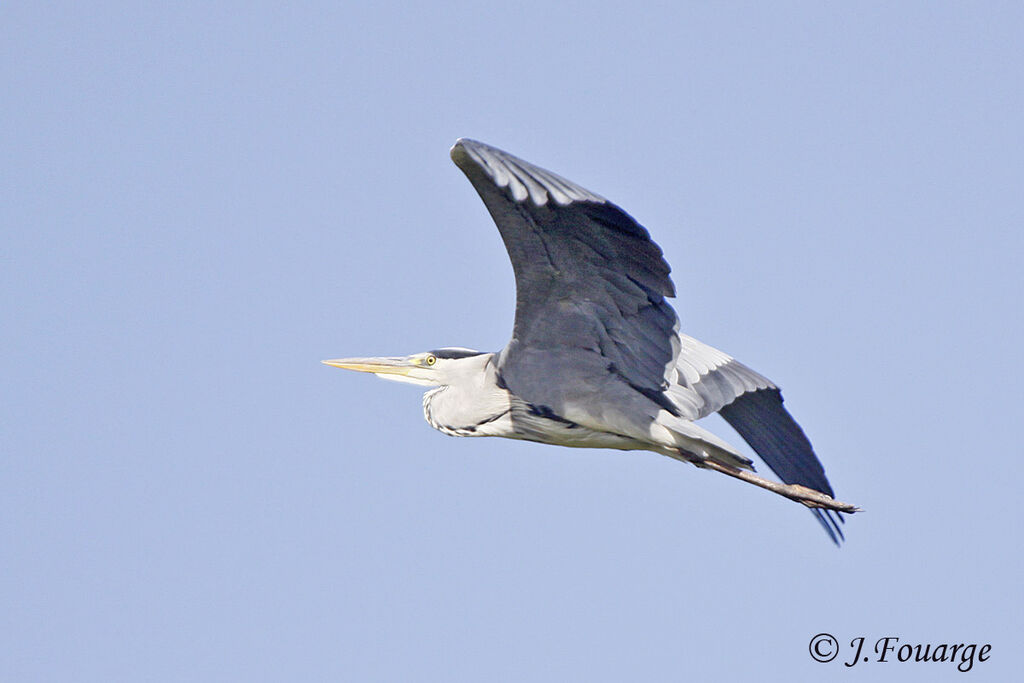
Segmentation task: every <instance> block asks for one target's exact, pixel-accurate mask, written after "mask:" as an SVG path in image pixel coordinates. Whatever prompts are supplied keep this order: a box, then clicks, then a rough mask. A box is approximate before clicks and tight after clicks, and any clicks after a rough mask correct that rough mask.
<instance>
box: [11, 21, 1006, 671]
mask: <svg viewBox="0 0 1024 683" xmlns="http://www.w3.org/2000/svg"><path fill="white" fill-rule="evenodd" d="M0 33H2V38H3V39H2V40H0V79H2V81H0V82H2V84H3V92H4V96H3V97H2V98H0V140H2V149H3V150H4V162H3V163H2V164H0V225H2V230H3V240H2V242H0V345H2V346H0V350H2V353H0V364H2V367H0V370H2V374H3V378H4V381H3V383H2V387H3V389H2V391H3V394H2V395H3V404H4V410H3V411H2V413H0V450H2V457H0V548H2V550H0V576H3V577H4V578H3V581H2V583H0V605H2V609H0V644H2V645H0V678H2V679H4V680H18V681H55V680H75V681H94V680H95V681H112V680H124V681H137V680H156V681H163V680H167V681H181V680H204V681H235V680H245V681H255V680H267V681H271V680H324V681H326V680H331V681H337V680H353V681H368V680H380V681H409V680H437V681H479V680H510V681H512V680H515V681H527V680H529V681H562V680H588V681H622V680H677V679H682V678H684V677H699V678H701V679H704V680H706V679H715V678H724V677H726V676H729V677H731V678H737V677H738V678H746V679H750V678H753V677H755V676H756V677H757V678H758V679H759V680H789V679H797V680H801V679H802V680H807V679H809V678H810V677H812V676H814V677H821V676H825V677H833V676H845V677H850V678H853V677H857V678H859V679H862V680H869V679H870V680H901V681H903V680H945V679H956V678H957V677H958V676H961V675H962V674H959V673H957V672H956V671H955V667H954V666H953V665H950V664H948V663H945V664H942V663H928V664H925V663H913V662H908V663H898V662H887V663H878V662H870V663H867V664H861V665H858V666H857V667H856V668H853V669H847V668H845V667H843V666H842V664H841V663H840V661H841V660H846V661H848V657H849V656H850V654H851V652H852V651H851V650H849V649H848V647H849V643H850V641H851V640H852V639H854V638H857V637H865V638H866V639H867V641H868V642H869V643H873V642H874V641H875V640H877V639H878V638H880V637H883V636H896V637H899V638H900V643H901V644H902V643H946V642H948V643H954V642H955V643H959V642H963V643H978V644H983V643H990V644H991V645H992V650H991V658H990V660H989V661H987V662H983V663H977V664H976V665H975V669H974V670H973V671H972V672H971V674H970V675H971V676H972V677H974V679H975V680H1008V678H1009V677H1010V676H1011V675H1012V673H1011V672H1016V671H1018V669H1019V662H1018V661H1017V654H1018V652H1019V649H1020V648H1019V643H1020V641H1021V638H1022V637H1024V623H1022V621H1024V619H1022V617H1021V613H1020V610H1021V607H1022V602H1024V601H1022V595H1021V588H1020V574H1021V569H1022V561H1021V555H1020V550H1019V548H1020V545H1021V541H1022V538H1021V529H1020V523H1019V521H1018V519H1019V511H1018V507H1019V506H1018V504H1017V503H1018V498H1017V496H1016V493H1017V491H1018V489H1019V481H1020V478H1021V475H1022V472H1021V464H1020V463H1021V447H1020V437H1019V434H1018V431H1019V426H1020V421H1021V419H1022V417H1024V415H1022V412H1021V409H1020V401H1019V392H1020V387H1021V386H1022V382H1024V362H1022V360H1021V356H1020V351H1019V349H1020V339H1021V336H1022V333H1024V316H1022V314H1021V295H1022V293H1024V275H1022V268H1021V264H1020V260H1021V255H1022V254H1024V238H1022V237H1021V225H1022V222H1024V201H1022V195H1021V187H1022V178H1024V161H1022V159H1024V155H1022V150H1024V145H1022V142H1024V126H1022V124H1021V111H1022V110H1024V86H1022V83H1024V69H1022V63H1021V52H1020V45H1021V44H1022V41H1024V11H1022V10H1021V7H1020V6H1019V5H1018V4H1015V3H979V4H971V5H969V6H968V5H967V4H963V3H898V4H894V3H859V4H856V5H855V6H850V5H847V4H845V3H783V4H779V5H777V6H775V7H768V6H767V5H766V4H763V3H749V4H744V3H714V4H712V3H664V4H657V5H654V4H652V5H650V6H646V7H641V8H636V7H628V6H626V5H624V4H622V3H607V4H601V3H593V4H591V3H564V4H552V3H535V2H522V3H503V4H500V5H495V6H489V7H481V6H480V4H479V3H446V4H443V5H440V6H436V5H435V6H423V7H418V8H414V7H405V6H403V5H401V4H390V3H376V4H373V5H370V4H368V3H367V4H363V5H359V6H356V5H354V4H352V5H350V4H347V3H325V4H316V3H309V4H302V5H300V6H295V7H289V8H284V7H281V6H277V5H271V4H265V5H263V4H261V5H256V6H252V5H251V4H249V3H237V4H235V3H219V4H217V5H216V6H214V7H211V6H209V5H208V4H207V3H192V4H189V3H181V4H177V5H175V6H173V7H172V6H152V7H139V6H136V5H119V4H117V3H109V4H102V5H100V6H96V7H85V6H83V5H81V4H78V3H67V4H60V3H54V4H45V5H44V4H41V3H5V5H4V6H3V8H2V9H0ZM461 136H468V137H473V138H477V139H480V140H483V141H486V142H488V143H491V144H494V145H496V146H498V147H501V148H504V149H507V150H509V151H510V152H512V153H514V154H517V155H519V156H522V157H524V158H525V159H528V160H529V161H531V162H534V163H537V164H539V165H541V166H543V167H546V168H550V169H552V170H554V171H555V172H557V173H560V174H562V175H565V176H567V177H569V178H571V179H572V180H574V181H577V182H579V183H580V184H582V185H584V186H585V187H587V188H589V189H591V190H593V191H595V192H597V193H599V194H601V195H604V196H606V197H608V198H609V199H611V200H613V201H615V202H616V203H618V204H619V205H621V206H623V207H624V208H625V209H626V210H627V211H629V212H630V213H631V214H632V215H633V216H634V217H635V218H636V219H637V220H639V221H640V222H641V223H643V224H644V225H645V226H646V227H647V228H648V229H649V230H650V231H651V233H652V235H653V237H654V239H655V240H656V241H657V242H658V243H659V244H660V245H661V247H662V248H663V249H664V251H665V254H666V257H667V258H668V260H669V262H670V263H671V264H672V266H673V277H674V280H675V283H676V286H677V289H678V290H679V297H678V298H677V300H676V301H675V306H676V309H677V311H678V312H679V315H680V318H681V320H682V322H683V327H684V329H685V330H686V331H687V332H688V333H690V334H692V335H694V336H696V337H698V338H700V339H702V340H703V341H706V342H708V343H710V344H713V345H715V346H718V347H719V348H722V349H724V350H726V351H727V352H729V353H731V354H733V355H735V356H736V357H738V358H740V359H741V360H743V361H744V362H746V363H747V364H749V365H751V366H752V367H754V368H756V369H757V370H759V371H760V372H762V373H764V374H766V375H767V376H769V377H771V378H772V379H773V380H774V381H775V382H777V383H778V384H779V385H780V386H782V388H783V390H784V392H785V396H786V399H787V406H789V407H790V409H791V411H792V412H793V413H794V415H796V417H797V419H798V420H799V421H800V422H801V424H802V425H803V427H804V428H805V430H806V431H807V433H808V435H809V436H810V437H811V439H812V441H813V442H814V444H815V446H816V449H817V451H818V453H819V454H820V456H821V459H822V460H823V462H824V464H825V467H826V470H827V472H828V474H829V477H830V479H831V481H832V483H833V485H834V487H835V489H836V492H837V495H838V496H839V497H840V498H842V499H844V500H849V501H852V502H855V503H857V504H859V505H861V506H862V507H863V508H864V509H865V512H864V513H863V514H860V515H857V516H856V517H855V518H853V519H851V520H849V522H848V523H847V525H846V532H847V538H848V542H847V543H846V545H845V546H844V547H842V548H841V549H838V550H837V549H836V548H835V547H833V546H832V544H831V543H829V541H828V540H827V538H826V537H825V535H824V534H823V533H822V531H821V529H820V528H819V527H818V525H817V524H815V523H814V521H813V519H812V518H811V517H810V515H808V514H807V512H806V511H804V510H802V509H801V508H800V507H799V506H797V505H795V504H792V503H790V502H788V501H785V500H783V499H781V498H778V497H776V496H773V495H771V494H768V493H766V492H763V491H760V490H757V489H754V488H752V487H749V486H745V485H743V484H741V483H739V482H736V481H733V480H729V479H727V478H725V477H721V476H718V475H715V474H713V473H708V472H701V471H698V470H695V469H694V468H691V467H687V466H684V465H681V464H679V463H676V462H673V461H670V460H669V459H667V458H663V457H660V456H656V455H654V454H648V453H624V452H619V451H589V450H570V449H557V448H553V447H545V446H541V445H537V444H527V443H518V442H511V441H503V440H483V439H452V438H449V437H445V436H443V435H441V434H440V433H437V432H434V431H433V430H431V429H430V428H429V427H428V425H427V424H426V423H425V422H424V421H423V419H422V415H421V410H420V395H419V391H418V389H417V388H414V387H408V386H401V385H395V384H392V383H386V382H381V381H379V380H376V379H374V378H372V377H367V376H357V375H351V374H349V373H343V372H340V371H337V370H334V369H331V368H327V367H324V366H322V365H320V363H319V361H320V360H321V359H322V358H333V357H338V356H348V355H386V354H405V353H412V352H417V351H422V350H427V349H430V348H436V347H439V346H445V345H459V346H470V347H474V348H480V349H487V350H497V349H499V348H501V346H503V345H504V343H505V342H506V341H507V339H508V335H509V332H510V330H511V324H512V312H513V303H514V290H513V281H512V272H511V268H510V266H509V264H508V261H507V258H506V256H505V254H504V251H503V248H502V246H501V242H500V240H499V238H498V234H497V231H496V230H495V229H494V227H493V225H492V224H491V222H490V219H489V217H488V216H487V214H486V211H485V210H484V208H483V205H482V204H481V203H480V201H479V200H478V198H477V197H476V195H475V193H474V192H473V190H472V188H471V187H470V185H469V184H468V182H467V181H466V180H465V178H463V177H462V175H461V173H460V172H459V171H458V170H457V169H456V168H455V167H454V166H453V165H452V164H451V163H450V161H449V160H448V157H447V151H448V148H449V147H450V145H451V144H452V143H453V142H454V141H455V139H456V138H458V137H461ZM708 426H709V427H711V428H712V429H715V430H718V431H719V432H720V433H721V434H722V435H723V436H726V437H727V438H730V439H731V440H733V441H734V442H736V441H738V439H737V438H736V437H735V436H734V435H733V434H731V433H730V432H729V430H728V427H727V426H726V425H725V424H724V422H722V421H721V420H718V419H717V418H715V419H714V420H711V421H709V425H708ZM820 632H829V633H832V634H834V635H835V636H836V638H837V640H839V641H840V643H841V645H843V647H844V648H846V649H843V650H842V651H841V653H840V657H839V658H838V659H837V660H836V661H834V662H831V663H828V664H819V663H816V662H814V661H812V660H811V658H810V656H809V654H808V641H809V640H810V639H811V637H812V636H814V635H815V634H817V633H820ZM890 659H891V656H890ZM840 671H841V672H842V673H839V672H840Z"/></svg>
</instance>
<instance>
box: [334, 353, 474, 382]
mask: <svg viewBox="0 0 1024 683" xmlns="http://www.w3.org/2000/svg"><path fill="white" fill-rule="evenodd" d="M483 355H489V354H483V353H481V352H480V351H473V350H472V349H463V348H444V349H437V350H435V351H426V352H424V353H414V354H413V355H411V356H400V357H380V358H338V359H336V360H325V361H321V362H323V363H324V364H325V365H330V366H332V367H336V368H342V369H344V370H355V371H357V372H372V373H373V374H375V375H377V376H378V377H381V378H383V379H389V380H392V381H395V382H406V383H407V384H418V385H420V386H425V387H439V386H444V385H451V384H455V383H457V380H458V379H459V378H460V377H462V376H463V375H464V374H466V373H467V372H468V371H470V370H471V368H470V366H472V368H476V367H477V365H478V363H477V362H476V361H477V360H478V359H479V358H480V357H481V356H483Z"/></svg>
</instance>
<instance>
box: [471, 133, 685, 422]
mask: <svg viewBox="0 0 1024 683" xmlns="http://www.w3.org/2000/svg"><path fill="white" fill-rule="evenodd" d="M451 155H452V159H453V160H454V161H455V163H456V165H457V166H458V167H459V168H460V169H462V171H463V172H464V173H465V174H466V176H467V177H468V178H469V180H470V182H471V183H472V184H473V187H474V188H475V189H476V191H477V193H478V194H479V195H480V197H481V199H483V202H484V204H485V205H486V206H487V210H488V211H489V212H490V214H491V217H492V218H493V219H494V222H495V223H496V224H497V226H498V230H499V232H500V233H501V238H502V240H503V241H504V243H505V247H506V249H507V250H508V254H509V258H510V259H511V261H512V269H513V271H514V273H515V279H516V317H515V325H514V329H513V333H512V340H511V341H510V342H509V344H508V346H507V347H506V348H505V349H504V351H502V353H501V357H500V360H499V365H500V369H501V377H502V380H503V381H504V382H505V384H506V386H507V388H508V389H509V390H510V391H512V393H514V394H516V395H517V396H519V397H520V398H522V399H524V400H526V401H529V402H531V403H534V404H538V405H541V406H544V407H547V408H550V409H552V410H553V411H554V412H555V413H557V414H560V415H565V414H566V413H565V412H563V409H567V404H569V403H571V404H572V405H573V406H574V407H575V409H577V410H579V409H581V406H585V408H583V410H584V412H588V414H592V415H593V416H594V417H595V419H600V420H603V421H604V422H605V423H617V422H616V421H619V422H622V421H630V415H631V414H632V415H634V416H635V417H636V418H637V419H636V420H634V421H633V425H634V426H636V427H639V424H640V422H639V419H640V417H641V416H639V415H636V413H637V411H640V412H642V413H644V415H645V416H646V417H647V418H649V417H650V416H651V415H653V414H656V413H657V411H658V410H659V409H661V408H662V407H665V408H672V404H671V402H670V401H668V400H667V399H666V397H665V393H664V392H665V390H666V389H667V388H668V386H669V383H668V379H669V377H668V375H669V373H670V372H671V371H672V368H673V367H674V359H675V357H676V355H677V353H678V348H679V347H678V345H679V341H678V337H677V335H676V330H677V329H678V320H677V318H676V314H675V311H673V310H672V307H671V306H670V305H669V304H668V302H667V301H666V300H665V297H671V296H673V295H674V293H675V291H674V288H673V285H672V281H671V280H670V279H669V266H668V264H667V263H666V262H665V259H664V258H663V257H662V252H661V249H660V248H659V247H658V246H657V245H656V244H654V242H652V241H651V239H650V236H649V235H648V233H647V230H645V229H644V228H643V227H642V226H641V225H640V224H639V223H637V222H636V221H635V220H633V219H632V218H631V217H630V216H629V215H628V214H627V213H626V212H625V211H623V210H622V209H620V208H619V207H617V206H615V205H614V204H612V203H611V202H609V201H607V200H605V199H604V198H603V197H600V196H599V195H596V194H594V193H592V192H590V191H588V190H586V189H584V188H582V187H580V186H579V185H576V184H575V183H573V182H571V181H568V180H566V179H564V178H561V177H559V176H557V175H555V174H553V173H551V172H550V171H546V170H544V169H541V168H538V167H536V166H534V165H532V164H529V163H527V162H525V161H523V160H521V159H518V158H516V157H514V156H512V155H510V154H507V153H506V152H503V151H501V150H498V149H495V148H493V147H490V146H488V145H484V144H483V143H480V142H476V141H473V140H465V139H463V140H459V141H458V142H457V143H456V144H455V146H454V147H453V148H452V152H451ZM588 401H589V403H588ZM612 406H614V407H615V409H613V408H612ZM616 411H617V414H616V415H610V414H608V413H609V412H616ZM629 411H633V412H632V413H630V412H629ZM626 433H629V430H627V431H626Z"/></svg>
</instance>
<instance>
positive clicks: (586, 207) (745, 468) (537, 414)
mask: <svg viewBox="0 0 1024 683" xmlns="http://www.w3.org/2000/svg"><path fill="white" fill-rule="evenodd" d="M451 157H452V160H453V161H454V162H455V164H456V165H457V166H458V167H459V168H460V169H461V170H462V172H463V173H465V174H466V176H467V177H468V178H469V181H470V182H471V183H472V185H473V187H474V188H475V189H476V191H477V193H478V194H479V195H480V198H481V199H482V200H483V202H484V204H485V205H486V207H487V210H488V211H489V212H490V214H491V217H492V218H493V219H494V222H495V223H496V224H497V226H498V231H499V232H500V233H501V238H502V241H503V242H504V244H505V248H506V249H507V251H508V255H509V257H510V259H511V261H512V269H513V271H514V274H515V282H516V311H515V322H514V325H513V330H512V339H511V341H509V343H508V345H507V346H505V348H504V349H502V350H501V351H499V352H496V353H488V352H480V351H473V350H470V349H464V348H443V349H437V350H434V351H428V352H424V353H417V354H413V355H411V356H405V357H388V358H342V359H337V360H328V361H323V362H324V363H326V364H328V365H332V366H335V367H339V368H344V369H347V370H357V371H360V372H370V373H374V374H376V375H377V376H379V377H382V378H385V379H392V380H398V381H404V382H410V383H413V384H419V385H422V386H427V387H433V388H432V389H431V390H430V391H427V392H426V394H424V396H423V414H424V416H425V417H426V420H427V422H428V423H430V425H431V426H432V427H434V428H435V429H438V430H440V431H441V432H444V433H445V434H449V435H452V436H501V437H506V438H512V439H526V440H529V441H538V442H541V443H549V444H556V445H560V446H575V447H589V448H617V449H622V450H648V451H654V452H656V453H661V454H663V455H667V456H669V457H672V458H675V459H677V460H681V461H684V462H689V463H692V464H694V465H696V466H698V467H702V468H708V469H714V470H717V471H719V472H723V473H725V474H728V475H730V476H733V477H736V478H739V479H742V480H745V481H748V482H750V483H753V484H756V485H758V486H761V487H763V488H766V489H769V490H771V491H774V492H776V493H779V494H781V495H783V496H786V497H788V498H790V499H793V500H796V501H798V502H801V503H803V504H804V505H807V506H808V507H810V508H812V511H813V512H814V514H815V515H816V516H817V518H818V521H819V522H820V523H821V524H822V526H823V527H824V528H825V530H826V531H827V532H828V534H829V536H830V537H831V538H832V540H833V541H834V542H836V543H837V544H838V543H839V540H840V539H842V538H843V533H842V530H841V528H840V526H839V523H840V522H842V516H841V514H840V513H842V512H855V511H856V510H857V508H856V507H854V506H852V505H849V504H847V503H841V502H839V501H837V500H835V499H834V494H833V491H832V487H831V485H830V484H829V482H828V479H827V478H826V477H825V470H824V468H823V467H822V464H821V462H820V461H819V460H818V457H817V455H815V453H814V449H813V448H812V447H811V443H810V441H808V439H807V437H806V436H805V435H804V432H803V430H802V429H801V428H800V426H799V425H798V424H797V423H796V421H795V420H794V419H793V417H792V416H791V415H790V414H789V412H788V411H787V410H786V408H785V407H784V405H783V402H782V394H781V392H780V390H779V388H778V387H777V386H776V385H775V384H774V383H773V382H771V381H770V380H769V379H767V378H766V377H764V376H763V375H760V374H758V373H757V372H755V371H753V370H751V369H750V368H748V367H747V366H745V365H743V364H742V363H740V362H738V361H736V360H735V359H733V358H732V357H731V356H729V355H727V354H725V353H723V352H722V351H719V350H717V349H715V348H712V347H711V346H708V345H707V344H704V343H702V342H700V341H697V340H696V339H694V338H693V337H690V336H688V335H686V334H684V333H682V332H681V331H680V330H679V318H678V317H677V315H676V312H675V311H674V310H673V308H672V306H671V305H669V303H668V301H667V300H666V299H667V298H668V297H673V296H675V287H674V285H673V284H672V280H671V279H670V278H669V266H668V263H666V261H665V259H664V257H663V254H662V251H661V249H660V248H659V247H658V246H657V245H656V244H655V243H654V242H653V241H652V240H651V238H650V235H649V234H648V232H647V230H646V229H645V228H644V227H643V226H641V225H640V224H639V223H637V222H636V221H635V220H634V219H633V218H632V217H630V216H629V214H627V213H626V212H625V211H623V210H622V209H621V208H619V207H618V206H616V205H615V204H613V203H611V202H610V201H608V200H606V199H605V198H603V197H601V196H600V195H597V194H595V193H593V192H591V191H589V190H587V189H584V188H583V187H581V186H579V185H577V184H576V183H574V182H572V181H569V180H566V179H565V178H562V177H561V176H558V175H556V174H554V173H552V172H550V171H547V170H544V169H542V168H540V167H538V166H534V165H533V164H530V163H528V162H526V161H523V160H522V159H519V158H517V157H515V156H512V155H511V154H508V153H507V152H504V151H502V150H499V149H496V148H494V147H491V146H489V145H485V144H483V143H481V142H477V141H475V140H468V139H461V140H458V141H457V142H456V143H455V146H454V147H452V149H451ZM715 412H717V413H719V414H721V415H722V417H724V418H725V420H726V422H728V423H729V424H730V425H732V427H733V428H734V429H735V430H736V432H738V433H739V435H740V436H741V437H742V438H743V439H744V440H745V441H746V442H747V443H748V444H749V445H750V447H751V448H753V450H754V451H755V452H756V453H757V454H758V455H759V456H760V457H761V458H762V459H763V460H764V461H765V463H767V465H768V467H769V468H771V469H772V470H773V471H774V472H775V473H776V474H777V475H778V477H779V478H780V479H781V480H782V482H783V483H779V482H775V481H770V480H767V479H763V478H761V477H759V476H758V475H756V474H754V473H753V466H752V461H751V460H750V459H749V458H747V457H745V456H744V455H743V454H741V453H740V452H739V451H738V450H737V449H736V448H734V447H733V446H731V445H730V444H729V443H727V442H726V441H725V440H723V439H721V438H719V437H718V436H716V435H714V434H712V433H711V432H709V431H708V430H706V429H704V428H703V427H701V426H699V425H698V424H696V420H699V419H700V418H703V417H706V416H708V415H710V414H712V413H715Z"/></svg>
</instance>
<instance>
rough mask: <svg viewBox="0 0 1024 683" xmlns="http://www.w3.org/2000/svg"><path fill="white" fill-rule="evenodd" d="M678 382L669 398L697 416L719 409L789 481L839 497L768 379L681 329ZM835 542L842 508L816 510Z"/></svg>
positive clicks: (783, 477)
mask: <svg viewBox="0 0 1024 683" xmlns="http://www.w3.org/2000/svg"><path fill="white" fill-rule="evenodd" d="M679 337H680V342H681V343H680V352H679V357H678V358H677V359H676V367H675V370H676V381H675V382H673V384H672V386H671V387H670V388H669V391H668V395H669V397H670V398H671V399H672V400H673V401H674V402H676V403H677V404H679V405H680V406H683V407H684V408H685V411H686V412H687V413H688V414H691V415H693V416H694V417H693V418H692V419H697V418H701V417H705V416H707V415H710V414H711V413H714V412H718V413H719V414H721V416H722V417H723V418H725V421H726V422H728V423H729V424H730V425H731V426H732V428H733V429H735V430H736V432H737V433H738V434H739V435H740V436H741V437H743V440H744V441H746V442H747V443H748V444H750V447H751V448H753V449H754V451H755V452H756V453H757V454H758V455H759V456H761V458H762V459H763V460H764V461H765V463H766V464H767V465H768V467H770V468H771V470H772V471H773V472H775V474H776V475H778V477H779V478H780V479H781V480H782V481H784V482H785V483H787V484H800V485H802V486H806V487H808V488H812V489H814V490H816V491H821V492H822V493H826V494H828V495H830V496H833V497H834V496H835V494H834V493H833V492H832V486H831V485H830V484H829V482H828V478H827V477H826V476H825V468H824V467H822V464H821V461H820V460H818V456H817V455H815V453H814V448H813V447H812V446H811V442H810V440H809V439H808V438H807V435H806V434H804V431H803V429H801V428H800V425H799V424H797V422H796V420H794V419H793V416H792V415H790V414H789V411H788V410H786V408H785V406H784V405H783V400H782V392H781V391H780V390H779V388H778V387H776V386H775V385H774V384H773V383H772V382H771V381H770V380H769V379H768V378H766V377H764V376H763V375H761V374H759V373H757V372H755V371H753V370H751V369H750V368H748V367H747V366H746V365H743V364H742V363H740V362H739V361H737V360H735V359H734V358H732V357H731V356H729V355H728V354H726V353H723V352H722V351H719V350H718V349H716V348H713V347H711V346H708V345H707V344H704V343H703V342H700V341H697V340H696V339H694V338H692V337H689V336H687V335H684V334H680V335H679ZM812 512H813V513H814V515H815V516H816V517H817V518H818V521H819V522H820V523H821V525H822V526H823V527H824V528H825V531H827V532H828V534H829V536H830V537H831V538H832V540H833V541H835V542H836V543H838V542H839V540H840V539H842V538H843V532H842V529H841V528H840V527H839V523H841V522H842V521H843V518H842V516H841V515H840V514H839V513H834V512H831V511H829V512H826V511H823V510H812Z"/></svg>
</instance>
